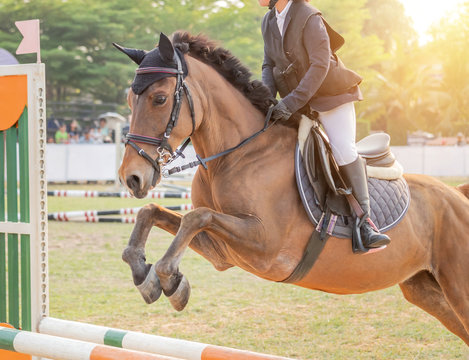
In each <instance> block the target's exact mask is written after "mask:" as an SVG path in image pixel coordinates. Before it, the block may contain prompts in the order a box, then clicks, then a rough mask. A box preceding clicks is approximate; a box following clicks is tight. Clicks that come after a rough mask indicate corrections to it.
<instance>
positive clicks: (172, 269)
mask: <svg viewBox="0 0 469 360" xmlns="http://www.w3.org/2000/svg"><path fill="white" fill-rule="evenodd" d="M168 41H169V40H168ZM163 45H164V46H162V41H161V39H160V44H159V50H158V48H157V50H156V51H159V53H160V56H161V58H166V59H169V60H168V63H170V62H171V59H173V56H174V50H173V48H172V46H171V45H168V44H167V42H166V43H164V44H163ZM173 45H174V47H176V48H177V49H180V50H181V52H180V53H181V54H182V53H184V54H185V55H183V56H184V60H185V63H186V64H187V68H188V74H187V76H186V77H185V82H186V84H187V86H188V88H189V89H190V93H191V94H192V96H191V100H192V101H189V100H188V98H187V96H186V97H184V99H183V101H182V106H181V109H180V114H179V119H178V120H177V124H176V126H174V128H173V129H172V132H171V136H170V137H169V139H167V143H168V144H169V145H170V146H171V147H172V148H175V147H177V146H178V145H179V144H180V143H181V142H182V141H183V140H184V139H185V138H186V137H188V136H189V135H190V134H191V133H192V135H191V137H190V138H191V140H192V143H193V146H194V148H195V150H196V152H197V153H198V154H199V155H200V157H201V158H205V157H208V156H211V155H213V154H217V153H219V152H221V151H223V150H226V149H229V148H232V147H234V146H236V145H237V144H239V143H240V142H241V141H242V140H244V139H246V138H248V137H249V136H251V135H252V134H253V133H255V132H257V131H258V130H260V129H262V128H263V126H264V118H265V114H264V113H263V111H265V109H266V107H267V106H268V102H267V103H266V102H265V101H264V102H262V101H260V100H259V99H260V97H261V95H262V96H265V94H266V93H265V88H264V87H263V86H261V85H259V83H258V82H250V81H249V79H248V78H247V77H246V76H245V75H246V74H247V72H246V71H247V70H246V69H245V68H244V67H243V66H242V65H241V64H240V63H239V62H238V61H237V60H236V59H235V58H234V57H233V56H232V55H231V54H230V53H229V52H227V51H226V50H223V49H221V48H216V47H215V45H214V44H213V43H211V42H210V41H208V40H207V39H205V38H203V37H192V36H190V35H188V34H185V33H177V34H175V35H174V36H173ZM121 50H122V49H121ZM126 50H127V53H129V49H126ZM154 50H155V49H154ZM132 51H136V50H132ZM136 54H137V55H138V54H139V55H138V56H133V58H134V60H135V59H136V61H137V62H138V63H140V62H141V59H142V57H143V56H144V55H145V54H146V53H145V52H139V53H136ZM131 55H132V54H130V55H129V56H131ZM134 55H135V54H134ZM131 57H132V56H131ZM168 66H170V65H168ZM171 66H172V67H173V68H174V63H173V65H171ZM176 86H177V79H176V77H175V76H169V77H165V78H163V79H161V80H158V81H156V82H154V83H152V84H151V85H150V86H148V87H147V88H146V89H145V91H143V92H142V93H141V94H140V95H136V94H135V93H133V92H132V91H130V93H129V96H128V103H129V106H130V108H131V109H132V120H131V127H130V132H131V133H132V134H140V135H145V136H148V137H158V136H161V135H162V134H163V133H164V132H165V129H167V124H168V122H169V119H170V118H171V113H172V109H173V105H174V101H175V100H174V99H175V98H173V94H174V89H175V87H176ZM191 102H192V103H193V114H194V119H191V117H192V116H191V106H190V104H191ZM260 109H262V111H261V110H260ZM192 122H194V124H192ZM296 141H297V130H296V128H295V127H292V126H288V125H287V124H275V125H274V126H272V127H270V128H269V129H268V130H267V131H266V132H264V133H262V134H261V135H259V136H258V137H256V138H255V139H253V140H252V141H250V142H249V143H247V144H246V145H244V146H243V147H241V148H239V149H238V150H236V151H234V152H231V153H229V154H227V155H225V156H222V157H219V158H217V159H214V160H212V161H210V162H208V163H207V164H206V166H207V169H204V168H202V167H201V166H200V167H199V169H198V171H197V173H196V175H195V177H194V180H193V183H192V202H193V204H194V206H195V210H193V211H191V212H189V213H187V214H186V215H184V216H183V215H181V214H178V213H176V212H173V211H170V210H166V209H165V208H163V207H161V206H159V205H157V204H152V205H147V206H145V207H144V208H143V209H142V210H141V211H140V212H139V214H138V216H137V223H136V225H135V228H134V230H133V232H132V234H131V237H130V241H129V244H128V247H127V248H126V249H125V250H124V253H123V259H124V260H125V261H126V262H128V264H129V265H130V267H131V270H132V274H133V279H134V283H135V284H136V285H137V286H138V287H139V289H140V291H141V292H142V295H143V297H144V298H145V300H146V301H147V302H149V303H150V302H152V301H154V300H156V299H157V298H158V297H159V295H160V294H161V289H162V290H163V292H164V293H165V295H166V296H168V297H169V298H170V301H171V303H172V304H173V306H174V307H175V308H176V309H177V310H182V309H183V308H184V306H185V305H186V303H187V301H188V298H189V293H190V291H189V289H190V287H189V283H188V282H187V279H186V278H185V277H184V276H183V275H182V274H181V273H179V270H178V266H179V263H180V261H181V259H182V256H183V254H184V251H185V249H186V248H187V246H190V247H191V248H192V249H194V250H195V251H196V252H198V253H199V254H200V255H202V256H203V257H205V258H206V259H207V260H209V261H210V262H211V263H212V264H213V266H214V267H215V268H216V269H217V270H220V271H222V270H226V269H228V268H230V267H232V266H238V267H240V268H242V269H244V270H246V271H249V272H250V273H253V274H255V275H257V276H259V277H261V278H264V279H267V280H271V281H277V282H281V281H282V280H284V279H286V278H288V277H289V275H290V274H291V273H292V271H293V270H294V269H295V267H296V266H297V264H298V263H299V261H300V259H301V258H302V256H303V251H304V249H305V246H306V244H307V242H308V239H309V237H310V235H311V233H312V232H313V230H314V227H313V225H312V224H311V223H310V221H309V220H308V217H307V215H306V213H305V211H304V208H303V205H302V203H301V200H300V197H299V195H298V192H297V187H296V183H295V175H294V169H293V166H294V165H293V158H294V149H295V143H296ZM135 142H139V141H138V138H137V140H136V141H135ZM135 142H134V145H135ZM134 145H132V147H131V146H127V147H126V151H125V155H124V158H123V162H122V165H121V167H120V169H119V175H120V179H121V181H122V182H123V183H124V184H126V185H127V187H128V188H129V191H130V192H131V193H133V194H134V195H135V196H136V197H138V198H142V197H144V196H145V195H146V194H147V192H148V191H149V190H150V189H151V188H152V187H153V186H154V184H153V182H152V180H154V179H155V180H159V178H160V173H159V165H155V164H156V162H153V163H152V162H151V161H148V159H145V158H144V157H142V156H139V154H138V153H137V151H136V150H135V147H134ZM139 145H140V146H141V148H139V149H143V151H144V152H145V153H146V155H147V156H149V157H150V158H151V159H159V160H160V161H163V160H166V158H167V156H165V155H164V153H166V151H163V150H162V148H161V146H160V148H158V147H157V146H154V145H151V144H148V143H145V142H143V141H142V143H140V144H139ZM405 178H406V180H407V181H408V183H409V186H410V190H411V197H412V201H411V206H410V208H409V210H408V212H407V215H406V216H405V218H404V219H403V220H402V221H401V222H400V224H399V225H398V226H396V227H395V228H393V229H392V230H391V231H389V232H388V234H389V236H390V237H391V238H392V242H391V244H390V245H389V246H388V247H387V248H386V249H384V250H382V251H380V252H377V253H373V254H369V255H366V256H365V255H355V254H353V253H352V248H351V243H350V241H348V240H344V239H339V238H334V237H331V238H330V239H329V240H328V242H327V244H326V246H325V248H324V249H323V251H322V253H321V255H320V256H319V258H318V260H317V261H316V263H315V265H314V267H313V268H312V270H310V271H309V273H308V274H307V275H306V276H304V277H303V278H302V279H301V280H299V281H297V282H295V284H296V285H298V286H302V287H305V288H309V289H315V290H322V291H326V292H330V293H335V294H357V293H364V292H368V291H374V290H379V289H383V288H386V287H390V286H393V285H394V284H399V286H400V287H401V289H402V292H403V294H404V296H405V298H406V299H407V300H408V301H410V302H411V303H413V304H415V305H417V306H419V307H420V308H422V309H423V310H425V311H427V312H428V313H430V314H431V315H433V316H435V317H436V318H437V319H438V320H440V321H441V322H442V323H443V325H445V326H446V327H447V328H448V329H449V330H450V331H452V332H453V333H454V334H456V335H457V336H459V337H460V338H461V339H462V340H463V341H464V342H465V343H466V344H468V345H469V241H468V240H467V239H468V236H469V235H468V234H469V220H468V213H469V200H468V199H467V198H466V197H465V196H464V195H463V194H462V193H461V192H460V191H457V190H456V189H453V188H450V187H448V186H446V185H445V184H443V183H441V182H440V181H437V180H435V179H433V178H431V177H427V176H420V175H408V176H406V177H405ZM461 190H464V189H461ZM153 226H157V227H160V228H162V229H164V230H166V231H168V232H170V233H172V234H174V235H175V238H174V240H173V242H172V243H171V245H170V247H169V248H168V250H167V251H166V253H165V254H164V256H163V257H162V258H161V260H159V261H158V262H157V263H156V264H155V265H153V266H152V265H150V264H146V263H145V250H144V249H145V242H146V240H147V237H148V234H149V232H150V230H151V228H152V227H153ZM279 286H280V285H279Z"/></svg>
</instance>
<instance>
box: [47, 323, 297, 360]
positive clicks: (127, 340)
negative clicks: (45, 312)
mask: <svg viewBox="0 0 469 360" xmlns="http://www.w3.org/2000/svg"><path fill="white" fill-rule="evenodd" d="M39 332H40V333H43V334H49V335H55V336H63V337H66V338H71V339H77V340H81V341H87V342H94V343H98V344H106V345H111V346H116V347H118V348H124V349H131V350H138V351H143V352H146V353H151V354H161V355H166V356H173V357H176V358H178V359H184V360H291V359H288V358H285V357H279V356H273V355H266V354H260V353H255V352H251V351H244V350H238V349H233V348H228V347H223V346H214V345H208V344H203V343H199V342H195V341H187V340H181V339H175V338H169V337H163V336H157V335H147V334H142V333H138V332H133V331H126V330H119V329H113V328H108V327H104V326H97V325H91V324H86V323H80V322H75V321H68V320H61V319H55V318H51V317H45V318H44V319H42V320H41V322H40V324H39Z"/></svg>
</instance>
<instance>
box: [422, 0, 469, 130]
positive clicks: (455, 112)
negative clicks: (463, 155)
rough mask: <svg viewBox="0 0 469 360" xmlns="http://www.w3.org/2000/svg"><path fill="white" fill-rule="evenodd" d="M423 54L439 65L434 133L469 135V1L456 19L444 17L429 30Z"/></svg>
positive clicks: (462, 7) (461, 8)
mask: <svg viewBox="0 0 469 360" xmlns="http://www.w3.org/2000/svg"><path fill="white" fill-rule="evenodd" d="M431 33H432V36H433V41H432V42H431V43H429V44H428V45H427V47H426V48H427V52H428V53H429V54H432V57H433V58H435V57H436V58H437V59H438V63H439V64H440V67H441V70H440V73H441V75H440V77H441V87H440V90H441V92H442V93H443V94H444V96H442V97H441V98H440V99H439V116H438V119H437V121H436V130H438V131H441V132H442V133H444V134H451V135H455V133H457V132H459V131H462V132H464V133H465V134H466V136H467V135H469V82H468V80H467V79H469V63H468V61H467V59H468V58H469V48H468V46H467V44H468V42H467V41H468V40H467V39H469V1H466V2H465V3H464V4H463V5H461V7H460V9H459V11H458V17H457V18H456V19H454V18H451V19H450V18H444V19H443V20H442V21H441V23H440V24H438V25H437V26H436V27H434V28H433V30H432V32H431Z"/></svg>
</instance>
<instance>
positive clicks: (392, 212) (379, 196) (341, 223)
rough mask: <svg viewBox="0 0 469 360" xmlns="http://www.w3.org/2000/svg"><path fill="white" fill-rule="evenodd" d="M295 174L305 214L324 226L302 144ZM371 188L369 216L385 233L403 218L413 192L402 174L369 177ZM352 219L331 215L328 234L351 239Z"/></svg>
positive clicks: (314, 222)
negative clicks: (304, 158)
mask: <svg viewBox="0 0 469 360" xmlns="http://www.w3.org/2000/svg"><path fill="white" fill-rule="evenodd" d="M295 175H296V182H297V185H298V191H299V193H300V197H301V201H302V202H303V205H304V208H305V210H306V213H307V214H308V217H309V219H310V220H311V222H312V223H313V224H314V225H316V226H318V231H319V228H320V226H321V225H322V218H323V216H324V213H323V211H322V210H321V209H320V208H319V205H318V201H317V199H316V195H315V194H314V191H313V188H312V187H311V184H310V182H309V179H308V175H307V174H306V170H305V168H304V166H303V159H302V156H301V152H300V148H299V146H297V147H296V150H295ZM368 189H369V193H370V206H371V214H370V218H371V220H372V221H373V223H374V224H375V225H376V227H377V228H378V229H379V230H380V232H382V233H384V232H386V231H388V230H389V229H392V228H393V227H394V226H396V225H397V224H398V223H399V222H400V221H401V220H402V219H403V217H404V215H405V214H406V212H407V209H408V208H409V204H410V191H409V186H408V185H407V182H406V181H405V180H404V178H402V177H400V178H399V179H397V180H391V181H390V180H380V179H375V178H368ZM351 224H353V218H352V217H348V216H342V215H339V216H337V215H334V214H332V217H331V221H330V222H329V225H328V230H327V233H328V234H329V235H333V236H335V237H341V238H351V236H352V228H351Z"/></svg>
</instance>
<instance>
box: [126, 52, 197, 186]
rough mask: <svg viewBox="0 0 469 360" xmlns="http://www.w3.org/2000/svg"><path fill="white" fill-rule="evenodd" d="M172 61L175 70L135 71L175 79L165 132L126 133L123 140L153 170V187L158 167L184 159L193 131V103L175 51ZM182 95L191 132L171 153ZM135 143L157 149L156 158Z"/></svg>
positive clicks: (143, 68) (140, 69) (145, 68)
mask: <svg viewBox="0 0 469 360" xmlns="http://www.w3.org/2000/svg"><path fill="white" fill-rule="evenodd" d="M174 61H175V63H176V64H177V68H169V67H157V66H153V67H139V68H138V69H137V70H135V72H136V74H137V75H141V74H151V73H164V74H172V75H174V76H175V77H176V88H175V91H174V103H173V108H172V110H171V115H170V118H169V121H168V125H167V126H166V130H165V132H164V133H163V135H162V136H161V137H159V138H158V137H151V136H145V135H140V134H133V133H130V132H129V133H127V134H126V136H125V138H124V143H125V145H130V146H132V147H133V148H134V149H135V150H136V151H137V153H138V154H139V155H140V156H142V157H143V158H144V159H145V160H147V161H148V162H149V163H150V164H151V166H152V167H153V168H154V170H155V173H154V176H153V181H152V184H153V186H155V184H156V181H157V180H158V174H159V173H160V167H161V166H164V165H167V164H169V163H171V162H172V161H173V160H174V159H176V158H177V157H179V156H182V157H184V155H183V154H182V152H183V151H184V149H185V147H186V146H187V145H188V144H189V142H190V136H192V134H193V133H194V130H195V113H194V103H193V101H192V96H191V93H190V91H189V88H188V86H187V84H186V82H185V81H184V71H183V68H182V61H181V58H180V55H179V54H178V52H177V51H176V50H175V51H174ZM183 93H185V94H186V97H187V101H188V103H189V109H190V112H191V117H192V132H191V134H190V135H189V137H188V138H187V139H186V140H185V141H184V143H183V145H182V146H181V147H180V148H179V149H177V150H176V151H175V152H173V150H172V148H171V146H170V145H169V143H168V141H169V137H170V135H171V132H172V131H173V129H174V127H175V126H176V125H177V121H178V119H179V113H180V111H181V105H182V97H183ZM136 143H143V144H149V145H153V146H156V147H157V152H158V157H157V158H156V159H153V158H152V157H151V156H150V155H148V154H147V153H146V152H145V150H143V149H142V148H141V147H140V146H138V145H137V144H136ZM166 155H167V156H168V160H167V161H166V162H165V160H164V159H165V156H166Z"/></svg>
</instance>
